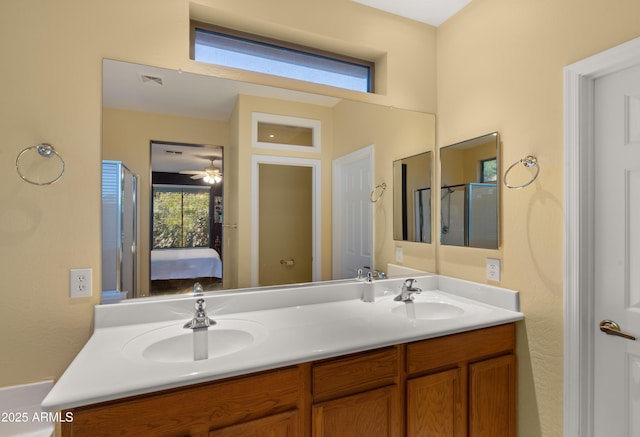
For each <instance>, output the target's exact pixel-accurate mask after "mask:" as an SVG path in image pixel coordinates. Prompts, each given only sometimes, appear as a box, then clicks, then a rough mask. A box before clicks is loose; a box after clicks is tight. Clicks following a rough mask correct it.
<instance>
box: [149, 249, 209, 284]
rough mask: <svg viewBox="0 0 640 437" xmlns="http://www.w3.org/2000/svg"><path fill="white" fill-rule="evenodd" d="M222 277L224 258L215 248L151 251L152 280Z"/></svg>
mask: <svg viewBox="0 0 640 437" xmlns="http://www.w3.org/2000/svg"><path fill="white" fill-rule="evenodd" d="M205 277H207V278H222V260H220V255H218V252H216V251H215V250H214V249H209V248H204V247H197V248H185V249H157V250H152V251H151V280H158V279H190V278H205Z"/></svg>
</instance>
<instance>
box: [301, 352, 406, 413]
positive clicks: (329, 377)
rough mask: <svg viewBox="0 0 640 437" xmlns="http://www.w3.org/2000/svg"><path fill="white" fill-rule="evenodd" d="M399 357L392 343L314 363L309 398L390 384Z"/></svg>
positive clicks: (395, 376) (317, 398)
mask: <svg viewBox="0 0 640 437" xmlns="http://www.w3.org/2000/svg"><path fill="white" fill-rule="evenodd" d="M399 357H400V348H399V347H398V346H394V347H388V348H384V349H378V350H376V351H373V352H364V353H361V354H356V355H351V356H350V357H347V358H340V359H332V360H327V361H321V362H319V363H316V364H314V365H313V368H312V374H311V378H312V379H311V381H312V390H313V400H314V401H315V402H318V401H324V400H327V399H331V398H334V397H339V396H344V395H348V394H352V393H358V392H361V391H365V390H369V389H373V388H377V387H383V386H385V385H389V384H393V383H395V382H396V379H397V377H398V373H399V363H400V358H399Z"/></svg>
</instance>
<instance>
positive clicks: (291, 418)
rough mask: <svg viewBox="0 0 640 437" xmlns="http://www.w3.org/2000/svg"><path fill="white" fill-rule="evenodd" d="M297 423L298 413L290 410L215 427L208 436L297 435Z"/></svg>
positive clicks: (258, 436)
mask: <svg viewBox="0 0 640 437" xmlns="http://www.w3.org/2000/svg"><path fill="white" fill-rule="evenodd" d="M298 424H299V421H298V413H297V412H296V411H290V412H287V413H282V414H275V415H273V416H269V417H264V418H262V419H256V420H252V421H250V422H246V423H241V424H239V425H233V426H228V427H226V428H222V429H217V430H214V431H211V432H210V433H209V437H297V436H299V435H300V434H299V433H298Z"/></svg>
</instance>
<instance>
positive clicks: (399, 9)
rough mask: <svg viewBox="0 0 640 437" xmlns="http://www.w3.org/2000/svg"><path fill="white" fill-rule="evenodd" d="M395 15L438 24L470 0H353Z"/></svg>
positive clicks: (434, 24) (433, 24)
mask: <svg viewBox="0 0 640 437" xmlns="http://www.w3.org/2000/svg"><path fill="white" fill-rule="evenodd" d="M353 1H354V2H356V3H360V4H363V5H366V6H370V7H372V8H376V9H380V10H383V11H386V12H390V13H392V14H395V15H400V16H402V17H406V18H410V19H412V20H416V21H421V22H423V23H427V24H430V25H432V26H436V27H437V26H439V25H441V24H442V23H444V22H445V21H447V19H449V18H450V17H452V16H453V15H455V14H456V13H457V12H458V11H459V10H460V9H462V8H464V7H465V6H466V5H467V4H469V3H471V0H353Z"/></svg>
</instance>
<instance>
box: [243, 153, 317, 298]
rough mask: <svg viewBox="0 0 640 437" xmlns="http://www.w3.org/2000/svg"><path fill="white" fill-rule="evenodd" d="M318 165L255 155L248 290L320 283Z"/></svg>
mask: <svg viewBox="0 0 640 437" xmlns="http://www.w3.org/2000/svg"><path fill="white" fill-rule="evenodd" d="M320 177H321V163H320V160H316V159H304V158H292V157H281V156H267V155H253V158H252V189H251V193H252V205H251V210H252V211H253V212H254V213H253V214H252V217H251V235H252V237H251V286H253V287H256V286H265V285H274V284H287V283H300V282H312V281H319V280H320V279H321V262H322V245H321V241H322V239H321V219H320V213H321V205H320V199H321V197H322V196H321V179H320Z"/></svg>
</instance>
